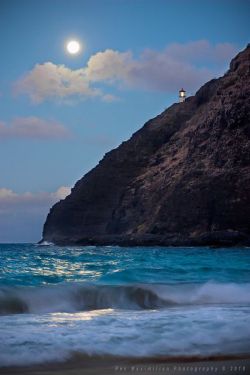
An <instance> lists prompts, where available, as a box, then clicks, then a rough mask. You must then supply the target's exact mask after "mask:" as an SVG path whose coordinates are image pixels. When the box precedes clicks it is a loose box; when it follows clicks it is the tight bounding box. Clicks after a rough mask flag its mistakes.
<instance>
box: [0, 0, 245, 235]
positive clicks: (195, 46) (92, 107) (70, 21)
mask: <svg viewBox="0 0 250 375" xmlns="http://www.w3.org/2000/svg"><path fill="white" fill-rule="evenodd" d="M249 16H250V2H249V1H247V0H246V1H240V0H237V1H236V0H235V1H230V0H227V1H212V0H210V1H200V0H199V1H198V0H197V1H191V0H190V1H184V0H183V1H167V0H165V1H163V0H154V1H153V0H133V1H132V0H113V1H111V0H89V1H85V0H71V1H68V0H67V1H65V0H49V1H48V0H43V1H35V0H33V1H31V0H15V1H14V0H1V1H0V45H1V60H0V61H1V65H0V66H1V73H0V171H1V174H0V241H35V240H38V239H39V237H40V233H41V225H42V223H43V220H44V218H45V215H46V213H47V211H48V208H49V206H50V205H51V204H52V202H54V201H56V200H57V199H59V198H60V197H63V196H64V195H65V193H66V192H67V191H68V190H67V188H69V187H71V186H72V185H73V184H74V183H75V182H76V180H77V179H78V178H80V177H81V176H82V175H83V174H84V173H85V172H87V171H88V170H89V169H90V168H91V167H93V166H94V165H95V164H96V163H97V162H98V161H99V160H100V158H102V156H103V154H104V153H105V152H107V151H108V150H110V149H111V148H113V147H115V146H117V145H119V143H120V142H121V141H123V140H125V139H127V138H129V137H130V135H131V134H132V133H133V132H134V131H136V130H137V129H138V128H139V127H141V126H142V125H143V123H144V122H145V121H147V120H148V119H149V118H151V117H154V116H155V115H157V114H158V113H160V112H161V111H162V110H164V109H165V108H166V107H168V106H169V105H170V104H172V103H173V102H175V101H177V99H178V96H177V95H178V90H179V88H180V86H184V88H185V89H186V90H187V93H188V94H189V95H192V94H193V93H195V91H196V89H198V88H199V87H200V85H201V84H203V83H205V82H206V81H207V80H209V79H210V78H213V77H217V76H219V75H221V74H222V73H223V72H224V71H225V70H226V69H227V67H228V63H229V61H230V59H231V58H232V56H234V55H235V54H236V53H237V52H238V51H240V50H241V49H243V48H244V47H245V46H246V44H247V43H248V41H249ZM69 39H77V40H79V42H80V43H81V44H82V45H83V50H82V51H81V53H80V54H79V55H77V56H70V55H69V54H68V53H67V52H66V50H65V42H66V41H67V40H69ZM62 187H64V188H62ZM60 188H61V189H60ZM58 189H60V190H58Z"/></svg>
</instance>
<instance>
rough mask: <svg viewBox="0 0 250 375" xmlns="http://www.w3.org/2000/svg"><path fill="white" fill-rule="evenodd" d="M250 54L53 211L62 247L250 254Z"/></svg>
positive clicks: (52, 225) (49, 231)
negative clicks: (221, 249) (236, 249)
mask: <svg viewBox="0 0 250 375" xmlns="http://www.w3.org/2000/svg"><path fill="white" fill-rule="evenodd" d="M249 73H250V45H248V46H247V48H246V49H245V50H244V51H243V52H241V53H239V54H238V55H237V56H236V57H235V58H234V59H233V60H232V62H231V64H230V69H229V71H228V72H227V73H226V74H225V75H224V76H223V77H221V78H219V79H213V80H211V81H210V82H208V83H206V84H205V85H204V86H202V87H201V88H200V89H199V90H198V92H197V93H196V95H195V96H192V97H188V98H187V99H186V101H184V102H183V103H178V104H173V105H172V106H171V107H169V108H168V109H167V110H165V111H164V112H163V113H162V114H160V115H159V116H157V117H156V118H154V119H152V120H149V121H148V122H147V123H146V124H145V125H144V126H143V127H142V128H141V129H140V130H139V131H137V132H136V133H135V134H133V136H132V137H131V138H130V139H129V140H128V141H126V142H123V143H122V144H121V145H120V146H119V147H118V148H116V149H114V150H112V151H110V152H109V153H107V154H106V155H105V156H104V158H103V159H102V160H101V161H100V163H99V164H98V165H97V166H96V167H95V168H94V169H92V170H91V171H90V172H89V173H87V174H86V175H85V176H84V177H83V178H82V179H81V180H79V181H78V182H77V183H76V185H75V186H74V188H73V189H72V192H71V194H70V195H69V196H68V197H66V199H64V200H62V201H60V202H58V203H56V204H55V205H54V206H53V207H52V209H51V210H50V212H49V214H48V217H47V220H46V222H45V224H44V229H43V239H42V241H50V242H53V243H55V244H59V245H71V244H72V245H76V244H79V245H88V244H90V245H121V246H127V245H128V246H135V245H144V246H145V245H162V246H170V245H172V246H183V245H185V246H202V245H204V246H235V245H243V246H244V245H246V246H249V245H250V220H249V208H250V124H249V118H250V115H249V108H250V105H249V104H250V85H249V77H250V74H249Z"/></svg>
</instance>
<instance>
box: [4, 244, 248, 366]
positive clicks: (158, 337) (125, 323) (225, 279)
mask: <svg viewBox="0 0 250 375" xmlns="http://www.w3.org/2000/svg"><path fill="white" fill-rule="evenodd" d="M0 266H1V267H0V269H1V272H0V314H1V316H0V337H1V340H0V365H2V366H5V365H10V364H17V365H18V364H23V363H40V362H46V361H50V360H53V361H54V360H58V361H63V360H65V359H67V358H69V357H70V356H71V355H72V354H73V353H74V352H76V351H77V352H82V353H88V354H115V355H121V356H123V355H126V356H127V355H129V356H161V355H164V356H179V355H185V356H191V355H201V356H202V355H211V354H213V355H220V354H236V353H250V249H243V248H230V249H209V248H160V247H152V248H144V247H135V248H119V247H117V246H111V247H95V246H88V247H57V246H38V245H32V244H22V245H21V244H14V245H10V244H2V245H0ZM48 348H49V350H48ZM31 354H32V355H31Z"/></svg>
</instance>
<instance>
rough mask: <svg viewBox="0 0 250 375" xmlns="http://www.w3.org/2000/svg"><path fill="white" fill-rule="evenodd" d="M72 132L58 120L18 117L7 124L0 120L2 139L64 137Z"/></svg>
mask: <svg viewBox="0 0 250 375" xmlns="http://www.w3.org/2000/svg"><path fill="white" fill-rule="evenodd" d="M69 136H70V132H69V131H68V130H67V129H66V128H65V127H64V126H63V125H62V124H60V123H59V122H57V121H48V120H43V119H41V118H38V117H34V116H31V117H17V118H15V119H13V120H12V121H10V123H9V124H6V123H5V122H3V121H0V140H1V139H13V138H26V139H28V138H31V139H62V138H68V137H69Z"/></svg>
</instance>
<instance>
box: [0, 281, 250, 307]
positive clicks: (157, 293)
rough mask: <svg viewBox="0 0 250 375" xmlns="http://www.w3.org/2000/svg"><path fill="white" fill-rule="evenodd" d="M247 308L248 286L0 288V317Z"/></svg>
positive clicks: (249, 301)
mask: <svg viewBox="0 0 250 375" xmlns="http://www.w3.org/2000/svg"><path fill="white" fill-rule="evenodd" d="M196 304H202V305H204V304H250V285H249V284H233V283H230V284H216V283H211V282H210V283H205V284H177V285H148V284H140V285H119V286H113V285H96V284H81V283H68V284H57V285H47V286H40V287H2V288H0V314H22V313H50V312H75V311H88V310H98V309H108V308H114V309H127V310H129V309H132V310H139V309H142V310H144V309H159V308H167V307H171V306H177V305H196Z"/></svg>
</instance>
